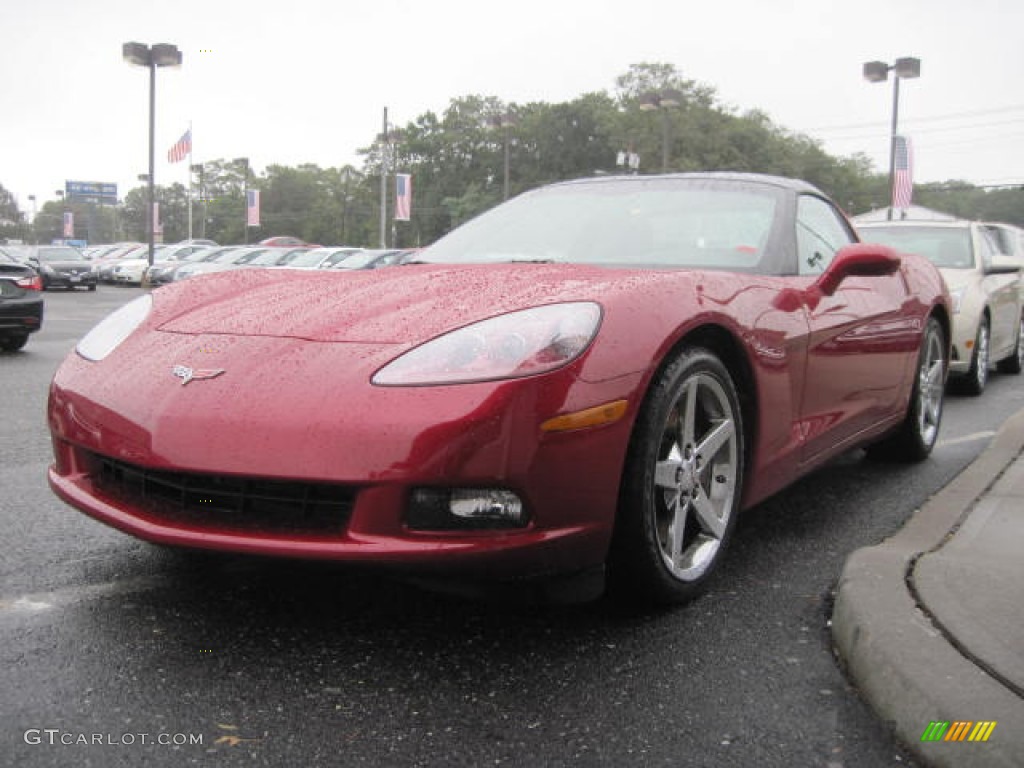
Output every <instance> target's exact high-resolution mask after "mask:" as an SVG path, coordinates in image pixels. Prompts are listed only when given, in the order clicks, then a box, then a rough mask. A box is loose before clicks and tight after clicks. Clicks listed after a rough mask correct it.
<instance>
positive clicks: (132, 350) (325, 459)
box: [49, 173, 951, 602]
mask: <svg viewBox="0 0 1024 768" xmlns="http://www.w3.org/2000/svg"><path fill="white" fill-rule="evenodd" d="M950 317H951V310H950V301H949V295H948V292H947V291H946V289H945V287H944V284H943V282H942V279H941V277H940V275H939V273H938V272H937V271H936V269H935V267H934V266H932V265H931V264H930V263H929V262H928V261H926V260H925V259H923V258H921V257H918V256H914V255H902V254H898V253H897V252H895V251H893V250H892V249H890V248H888V247H886V246H882V245H864V244H860V243H858V240H857V236H856V234H855V232H854V230H853V229H852V227H851V226H850V224H849V222H848V221H847V219H846V217H845V216H844V215H843V214H842V213H841V212H840V211H839V210H838V209H837V208H836V206H835V205H834V204H833V203H832V202H831V201H830V200H829V199H827V198H826V197H825V196H824V195H823V194H822V193H821V192H819V191H818V190H817V189H815V188H814V187H812V186H810V185H808V184H806V183H803V182H799V181H793V180H788V179H781V178H776V177H769V176H759V175H750V174H711V173H709V174H678V175H666V176H650V177H644V176H630V177H620V178H616V177H603V178H594V179H585V180H580V181H574V182H565V183H560V184H555V185H551V186H547V187H543V188H540V189H537V190H534V191H532V192H528V193H526V194H523V195H521V196H519V197H517V198H514V199H513V200H510V201H508V202H507V203H505V204H502V205H500V206H498V207H496V208H494V209H492V210H491V211H489V212H487V213H485V214H483V215H481V216H479V217H478V218H476V219H474V220H472V221H470V222H469V223H467V224H465V225H463V226H462V227H460V228H458V229H456V230H454V231H453V232H452V233H450V234H449V235H447V236H445V237H444V238H442V239H440V240H439V241H438V242H437V243H435V244H434V245H433V246H431V247H429V248H426V249H424V250H423V251H421V252H419V253H418V254H417V255H416V257H415V261H414V262H412V263H410V264H407V265H404V266H401V267H395V268H392V269H383V270H369V271H356V272H346V273H340V274H339V273H337V272H334V271H331V270H327V271H323V272H314V273H310V272H299V271H293V270H236V271H233V272H227V273H221V274H216V275H210V276H204V277H201V278H197V279H194V280H189V281H186V282H185V283H176V284H173V285H171V286H168V287H165V288H161V289H159V290H156V291H154V292H153V293H152V294H148V295H145V296H143V297H141V298H138V299H136V300H135V301H133V302H131V303H129V304H126V305H125V306H124V307H122V308H121V309H119V310H117V311H116V312H115V313H113V314H112V315H110V316H109V317H108V318H106V319H105V320H103V321H102V322H101V323H100V324H99V325H97V326H96V327H95V328H94V329H93V330H92V331H90V332H89V333H88V334H87V335H86V336H85V337H84V338H82V340H81V341H80V342H79V344H78V346H77V348H76V349H75V350H74V351H73V352H72V353H71V354H70V355H69V356H68V357H67V359H66V360H65V361H64V363H63V364H62V366H61V367H60V368H59V370H58V371H57V373H56V375H55V377H54V380H53V383H52V386H51V391H50V399H49V424H50V429H51V431H52V435H53V445H54V452H55V462H54V464H53V465H52V467H51V468H50V471H49V479H50V483H51V486H52V488H53V489H54V491H55V492H56V493H57V494H58V495H59V496H60V497H61V498H63V499H64V500H65V501H67V502H68V503H70V504H71V505H73V506H75V507H77V508H79V509H80V510H82V511H84V512H86V513H87V514H89V515H92V516H93V517H95V518H96V519H98V520H100V521H102V522H104V523H107V524H109V525H111V526H114V527H115V528H118V529H120V530H122V531H125V532H127V533H130V534H133V535H135V536H138V537H140V538H143V539H146V540H148V541H151V542H157V543H160V544H165V545H172V546H179V547H188V548H199V549H208V550H223V551H233V552H246V553H260V554H265V555H276V556H284V557H299V558H322V559H332V560H338V561H345V562H349V563H362V564H374V565H377V566H384V567H388V568H391V569H392V570H394V571H396V572H400V573H413V574H416V575H418V576H420V577H427V578H440V577H443V578H444V579H449V580H450V579H453V578H454V579H455V580H457V581H460V582H461V583H463V584H468V585H476V584H483V583H491V582H500V583H502V584H503V588H505V589H512V590H515V589H518V588H522V589H523V590H532V589H534V587H535V586H537V585H539V584H543V585H546V588H550V591H551V593H552V594H556V595H563V596H569V597H573V598H576V599H584V598H589V597H594V596H596V595H597V594H600V592H601V591H602V590H603V588H604V586H605V584H606V582H607V584H608V586H610V587H614V588H615V589H616V591H619V590H621V591H622V594H626V595H634V596H636V597H637V598H639V599H644V600H648V601H657V602H681V601H685V600H687V599H690V598H692V597H693V596H695V595H696V594H698V593H700V591H701V590H703V589H704V588H705V587H706V585H707V583H708V580H709V579H710V578H711V577H712V576H713V573H714V571H715V569H716V566H717V565H718V564H719V563H720V562H721V560H722V558H723V555H724V552H725V550H726V546H727V543H728V541H729V538H730V534H731V533H732V531H733V529H734V527H735V525H736V521H737V517H738V515H739V513H740V511H741V510H742V509H744V508H747V507H750V506H751V505H754V504H757V503H758V502H759V501H761V500H763V499H765V498H766V497H768V496H769V495H771V494H774V493H776V492H778V491H779V490H781V489H782V488H783V487H785V486H786V485H787V484H789V483H791V482H793V480H795V479H796V478H798V477H800V476H801V475H803V474H805V473H807V472H809V471H811V470H812V469H814V468H815V467H818V466H820V465H821V464H822V463H824V462H826V461H828V460H829V459H830V458H832V457H835V456H836V455H837V454H839V453H841V452H845V451H847V450H849V449H851V448H854V447H857V446H869V447H870V449H871V450H873V451H875V452H877V453H879V454H881V455H890V456H893V457H895V458H897V459H903V460H920V459H923V458H924V457H926V456H927V455H928V454H929V452H930V451H931V449H932V447H933V446H934V444H935V441H936V438H937V434H938V430H939V424H940V419H941V415H942V405H943V391H944V383H945V378H946V372H947V364H948V360H949V338H950Z"/></svg>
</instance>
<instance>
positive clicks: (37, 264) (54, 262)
mask: <svg viewBox="0 0 1024 768" xmlns="http://www.w3.org/2000/svg"><path fill="white" fill-rule="evenodd" d="M29 263H30V264H31V265H32V266H33V267H34V268H35V269H36V270H37V271H38V272H39V276H40V277H41V278H42V280H43V290H44V291H46V290H49V289H50V288H67V289H68V290H72V289H74V288H88V289H89V290H90V291H95V290H96V274H95V273H94V272H93V271H92V264H91V263H90V262H89V260H88V259H86V258H85V257H84V256H83V255H82V254H81V253H79V251H78V250H77V249H75V248H72V247H71V246H70V245H39V246H36V247H34V248H33V249H32V250H31V251H30V252H29Z"/></svg>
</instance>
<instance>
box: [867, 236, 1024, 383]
mask: <svg viewBox="0 0 1024 768" xmlns="http://www.w3.org/2000/svg"><path fill="white" fill-rule="evenodd" d="M854 223H855V225H856V227H857V229H858V230H859V231H860V236H861V239H862V240H863V241H864V242H868V243H882V244H884V245H888V246H890V247H892V248H895V249H896V250H898V251H903V252H906V253H919V254H921V255H922V256H925V257H927V258H928V260H929V261H931V262H932V263H933V264H934V265H935V266H936V267H938V268H939V271H940V272H941V273H942V277H943V278H944V279H945V281H946V285H947V286H948V287H949V293H950V295H951V296H952V298H953V313H954V314H953V339H952V342H953V348H952V353H951V355H952V358H951V361H950V365H949V370H950V374H951V375H952V376H953V377H955V379H954V380H955V381H956V382H957V383H958V384H959V385H960V388H961V389H962V390H963V391H964V392H966V393H967V394H971V395H980V394H981V393H982V391H983V390H984V389H985V384H986V383H987V382H988V372H989V367H990V365H991V364H992V363H993V362H995V363H996V365H997V367H998V369H999V370H1000V371H1002V372H1004V373H1020V372H1021V369H1022V367H1024V310H1022V296H1024V291H1022V290H1021V271H1020V264H1018V263H1017V262H1015V261H1014V260H1013V259H1012V258H1011V257H1009V256H1007V255H1006V254H1004V253H1001V252H1000V251H999V247H998V246H997V245H996V243H995V241H994V240H993V239H992V236H991V234H990V233H989V232H987V231H986V229H985V226H984V225H982V224H980V223H978V222H973V221H913V220H899V221H884V222H857V221H856V219H855V220H854Z"/></svg>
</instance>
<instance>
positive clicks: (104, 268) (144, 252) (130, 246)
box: [92, 243, 149, 283]
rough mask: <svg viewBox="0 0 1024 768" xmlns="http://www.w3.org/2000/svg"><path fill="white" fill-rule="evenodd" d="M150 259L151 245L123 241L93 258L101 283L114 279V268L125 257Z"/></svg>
mask: <svg viewBox="0 0 1024 768" xmlns="http://www.w3.org/2000/svg"><path fill="white" fill-rule="evenodd" d="M138 258H146V259H147V260H148V259H149V246H148V245H147V244H146V243H121V244H119V245H118V246H117V247H115V248H114V249H113V250H111V251H108V252H107V253H105V254H103V255H100V256H97V257H95V258H94V259H93V260H92V271H93V272H95V273H96V279H97V280H98V281H99V282H101V283H112V282H113V281H114V269H115V268H116V267H117V265H118V264H120V263H121V261H122V260H123V259H138Z"/></svg>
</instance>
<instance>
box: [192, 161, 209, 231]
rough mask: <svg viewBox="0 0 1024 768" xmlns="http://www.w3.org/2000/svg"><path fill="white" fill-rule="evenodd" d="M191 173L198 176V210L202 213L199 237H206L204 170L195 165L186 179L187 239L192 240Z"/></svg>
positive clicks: (197, 164)
mask: <svg viewBox="0 0 1024 768" xmlns="http://www.w3.org/2000/svg"><path fill="white" fill-rule="evenodd" d="M193 173H196V174H199V210H200V211H202V212H203V217H202V220H201V221H200V225H199V231H200V234H199V237H202V238H205V237H206V182H205V178H204V175H203V174H204V173H205V169H204V168H203V164H202V163H196V164H194V165H192V166H191V167H190V168H189V177H188V194H189V200H188V239H189V240H191V239H192V175H191V174H193Z"/></svg>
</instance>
